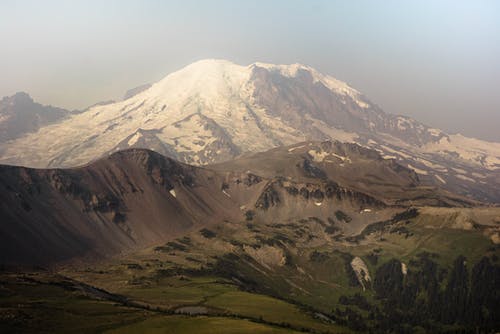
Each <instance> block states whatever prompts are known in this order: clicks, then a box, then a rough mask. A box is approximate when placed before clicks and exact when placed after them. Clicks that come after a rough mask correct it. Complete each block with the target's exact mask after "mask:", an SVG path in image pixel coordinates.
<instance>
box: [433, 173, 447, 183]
mask: <svg viewBox="0 0 500 334" xmlns="http://www.w3.org/2000/svg"><path fill="white" fill-rule="evenodd" d="M434 177H435V178H436V179H437V180H438V181H439V182H441V183H443V184H446V181H445V180H444V179H443V178H442V177H441V176H439V175H437V174H434Z"/></svg>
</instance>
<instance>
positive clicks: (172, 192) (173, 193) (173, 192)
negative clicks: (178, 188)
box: [169, 189, 177, 198]
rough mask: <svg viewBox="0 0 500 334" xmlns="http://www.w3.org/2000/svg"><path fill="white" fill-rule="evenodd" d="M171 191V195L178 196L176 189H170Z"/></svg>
mask: <svg viewBox="0 0 500 334" xmlns="http://www.w3.org/2000/svg"><path fill="white" fill-rule="evenodd" d="M169 193H170V195H172V196H174V197H175V198H177V194H176V193H175V189H170V191H169Z"/></svg>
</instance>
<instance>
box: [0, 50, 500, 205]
mask: <svg viewBox="0 0 500 334" xmlns="http://www.w3.org/2000/svg"><path fill="white" fill-rule="evenodd" d="M54 138H56V140H54ZM328 139H335V140H341V141H349V142H356V143H359V144H362V145H364V146H367V147H371V148H374V149H376V150H378V151H379V152H380V153H381V154H382V155H383V156H385V157H392V158H394V159H397V160H398V161H400V163H402V164H404V165H405V166H408V167H410V168H412V169H413V170H415V171H416V172H417V173H418V174H419V175H420V176H421V177H422V178H423V179H427V181H428V182H430V183H433V184H440V185H443V186H444V187H446V188H448V189H449V190H452V191H454V192H460V193H461V194H464V195H467V196H470V197H473V198H476V199H480V200H487V201H492V202H500V143H488V142H484V141H480V140H476V139H472V138H467V137H463V136H461V135H450V134H446V133H444V132H443V131H441V130H438V129H434V128H430V127H428V126H426V125H424V124H421V123H419V122H417V121H415V120H413V119H411V118H408V117H404V116H396V115H390V114H386V113H384V112H383V111H382V110H381V109H380V108H379V107H378V106H377V105H375V104H373V103H372V102H370V101H369V100H368V99H367V98H366V97H365V96H363V95H362V94H361V93H360V92H358V91H357V90H355V89H353V88H351V87H349V86H348V85H347V84H346V83H344V82H341V81H339V80H336V79H335V78H333V77H331V76H328V75H324V74H321V73H319V72H318V71H316V70H314V69H313V68H310V67H308V66H304V65H300V64H293V65H272V64H264V63H255V64H251V65H249V66H240V65H236V64H233V63H231V62H228V61H225V60H203V61H199V62H196V63H193V64H191V65H189V66H186V67H185V68H183V69H181V70H179V71H177V72H175V73H172V74H170V75H168V76H167V77H165V78H164V79H162V80H161V81H159V82H157V83H155V84H153V85H152V86H151V87H150V88H148V89H146V90H144V91H142V92H140V93H138V94H136V95H134V96H132V97H130V98H128V99H126V100H124V101H120V102H116V103H113V104H108V105H103V106H95V107H93V108H90V109H88V110H86V111H85V112H83V113H80V114H78V115H74V116H72V117H71V118H68V119H67V120H64V121H63V122H60V123H58V124H54V125H49V126H46V127H43V128H42V129H40V130H39V131H38V132H37V133H33V134H27V135H25V136H23V137H22V138H19V139H16V140H14V141H11V142H7V143H6V142H3V143H2V144H1V146H0V149H1V151H0V152H2V153H1V155H0V162H2V163H6V164H21V165H26V166H34V167H47V166H49V167H68V166H75V165H79V164H82V163H87V162H89V161H92V160H94V159H97V158H99V157H101V156H103V155H106V154H109V153H112V152H114V151H116V150H120V149H124V148H128V147H142V148H150V149H154V150H156V151H158V152H159V153H162V154H166V155H169V156H172V157H174V158H176V159H179V160H180V161H183V162H186V163H190V164H196V165H205V164H210V163H216V162H221V161H227V160H230V159H232V158H234V157H236V156H239V155H240V154H242V153H246V152H259V151H265V150H268V149H270V148H273V147H277V146H282V145H290V144H294V143H297V142H301V141H305V140H328Z"/></svg>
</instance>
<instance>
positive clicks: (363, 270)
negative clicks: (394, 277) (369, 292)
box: [351, 256, 371, 291]
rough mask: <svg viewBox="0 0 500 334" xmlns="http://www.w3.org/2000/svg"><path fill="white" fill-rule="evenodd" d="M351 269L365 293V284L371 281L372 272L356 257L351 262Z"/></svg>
mask: <svg viewBox="0 0 500 334" xmlns="http://www.w3.org/2000/svg"><path fill="white" fill-rule="evenodd" d="M351 268H352V270H354V273H355V274H356V278H357V279H358V282H359V284H361V286H362V287H363V291H365V290H366V288H365V282H370V281H371V278H370V272H369V271H368V267H367V266H366V264H365V262H364V261H363V260H362V259H361V258H360V257H358V256H356V257H355V258H354V259H352V261H351Z"/></svg>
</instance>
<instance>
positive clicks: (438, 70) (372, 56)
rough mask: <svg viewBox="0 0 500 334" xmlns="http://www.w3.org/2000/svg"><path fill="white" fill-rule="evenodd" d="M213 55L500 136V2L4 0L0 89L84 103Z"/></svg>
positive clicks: (446, 125) (433, 121)
mask: <svg viewBox="0 0 500 334" xmlns="http://www.w3.org/2000/svg"><path fill="white" fill-rule="evenodd" d="M203 58H224V59H228V60H231V61H234V62H236V63H239V64H244V65H246V64H249V63H252V62H255V61H263V62H271V63H284V64H288V63H295V62H299V63H304V64H307V65H310V66H313V67H315V68H317V69H318V70H320V71H321V72H324V73H328V74H331V75H333V76H334V77H336V78H338V79H341V80H343V81H346V82H348V83H349V84H350V85H351V86H353V87H354V88H356V89H358V90H360V91H361V92H363V93H364V94H366V95H367V96H368V97H369V98H370V99H371V100H372V101H373V102H375V103H377V104H378V105H380V106H381V107H382V108H383V109H384V110H385V111H387V112H390V113H396V114H404V115H409V116H412V117H414V118H416V119H418V120H420V121H422V122H424V123H426V124H429V125H432V126H436V127H440V128H443V129H445V130H448V131H460V132H462V133H464V134H467V135H470V136H475V137H479V138H484V139H490V140H496V141H500V1H495V0H491V1H481V0H470V1H458V0H450V1H444V0H443V1H441V0H429V1H424V0H415V1H402V0H394V1H389V0H386V1H382V0H380V1H375V0H370V1H360V0H357V1H352V0H345V1H333V0H328V1H327V0H325V1H311V0H307V1H306V0H303V1H292V0H283V1H271V0H262V1H257V0H253V1H250V0H248V1H243V0H238V1H236V0H228V1H222V0H218V1H217V0H212V1H201V0H200V1H189V0H182V1H146V0H137V1H124V0H120V1H118V0H117V1H111V0H99V1H90V0H85V1H83V0H82V1H42V0H36V1H22V0H0V96H5V95H12V94H13V93H15V92H17V91H26V92H28V93H30V94H31V95H32V96H33V97H34V98H35V99H36V100H37V101H39V102H41V103H44V104H52V105H56V106H62V107H66V108H70V109H72V108H83V107H86V106H88V105H90V104H93V103H95V102H98V101H102V100H109V99H119V98H121V97H122V96H123V94H124V92H125V91H126V90H127V89H129V88H133V87H135V86H138V85H140V84H143V83H147V82H154V81H157V80H159V79H161V78H162V77H164V76H165V75H166V74H168V73H170V72H172V71H174V70H177V69H179V68H181V67H183V66H184V65H187V64H189V63H191V62H193V61H195V60H199V59H203Z"/></svg>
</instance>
